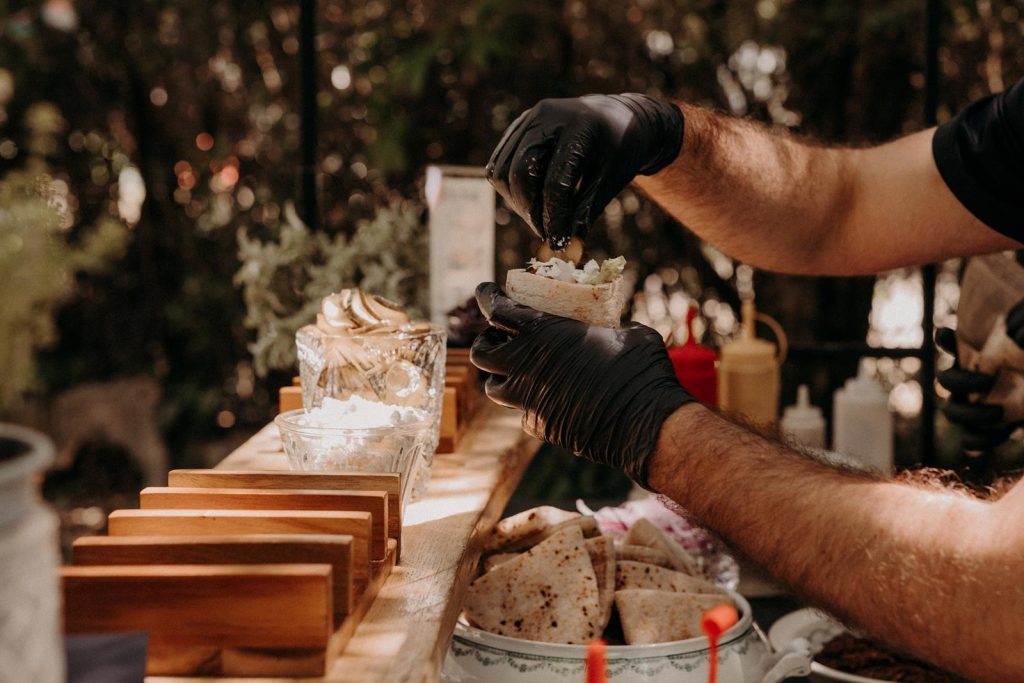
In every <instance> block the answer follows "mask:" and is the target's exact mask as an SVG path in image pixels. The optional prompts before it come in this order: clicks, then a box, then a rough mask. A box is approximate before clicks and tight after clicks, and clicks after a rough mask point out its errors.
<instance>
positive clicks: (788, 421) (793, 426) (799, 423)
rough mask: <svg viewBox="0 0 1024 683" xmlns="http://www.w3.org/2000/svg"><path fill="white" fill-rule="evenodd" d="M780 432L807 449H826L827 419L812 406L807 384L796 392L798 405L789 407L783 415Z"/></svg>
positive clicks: (819, 410) (802, 385)
mask: <svg viewBox="0 0 1024 683" xmlns="http://www.w3.org/2000/svg"><path fill="white" fill-rule="evenodd" d="M779 429H780V431H781V432H782V433H783V434H784V435H785V436H787V437H789V438H790V439H792V440H793V441H795V442H796V443H798V444H799V445H801V446H806V447H807V448H824V447H825V418H824V417H823V416H822V414H821V409H820V408H818V407H817V406H812V405H811V399H810V392H809V391H808V389H807V385H806V384H801V385H800V386H799V387H798V388H797V390H796V405H792V406H788V407H787V408H786V411H785V412H784V413H783V415H782V423H781V424H780V425H779Z"/></svg>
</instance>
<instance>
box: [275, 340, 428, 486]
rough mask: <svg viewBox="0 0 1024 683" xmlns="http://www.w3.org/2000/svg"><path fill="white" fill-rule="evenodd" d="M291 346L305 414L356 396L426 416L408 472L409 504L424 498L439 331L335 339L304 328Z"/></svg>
mask: <svg viewBox="0 0 1024 683" xmlns="http://www.w3.org/2000/svg"><path fill="white" fill-rule="evenodd" d="M295 342H296V346H297V348H298V356H299V376H300V377H301V379H302V405H303V407H304V408H305V409H306V410H313V409H315V408H318V407H320V406H321V405H322V404H323V401H324V398H327V397H330V398H335V399H338V400H342V401H344V400H346V399H349V398H352V397H353V396H357V397H361V398H365V399H368V400H371V401H379V402H381V403H385V404H387V405H390V406H396V407H400V408H415V409H417V410H422V411H424V412H425V413H426V415H427V422H428V423H429V429H427V430H425V433H424V434H421V435H419V437H418V440H417V445H418V448H417V450H418V458H419V459H418V461H417V462H415V463H413V464H414V467H412V468H411V470H410V471H411V475H410V476H412V477H413V478H414V481H413V486H412V491H411V495H412V499H415V498H418V497H419V496H421V495H423V493H424V491H426V487H427V482H428V480H429V479H430V468H431V465H432V464H433V460H434V452H435V451H436V450H437V445H438V442H439V441H440V437H441V405H442V403H443V401H444V368H445V332H444V330H443V329H442V328H440V327H437V326H435V325H427V324H426V323H424V324H422V325H419V324H417V325H416V326H415V327H413V328H412V329H402V330H398V331H395V332H377V333H368V334H352V335H337V334H330V333H327V332H324V331H323V330H321V329H320V328H319V327H317V326H316V325H306V326H305V327H303V328H301V329H300V330H299V331H298V332H297V333H296V335H295ZM282 436H283V430H282ZM293 466H294V461H293ZM352 469H358V468H352ZM366 471H372V470H366Z"/></svg>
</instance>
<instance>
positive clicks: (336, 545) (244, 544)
mask: <svg viewBox="0 0 1024 683" xmlns="http://www.w3.org/2000/svg"><path fill="white" fill-rule="evenodd" d="M73 552H74V562H75V565H76V566H103V565H159V564H163V565H177V564H191V565H204V564H231V565H237V564H275V563H278V562H281V561H282V560H283V559H285V558H287V560H288V561H289V562H290V563H293V564H326V565H329V566H330V567H331V569H332V570H333V571H332V577H331V583H332V590H333V594H334V619H335V621H336V622H337V621H340V620H341V619H343V618H344V617H345V616H346V615H348V614H350V613H351V612H352V610H353V601H354V597H355V596H354V592H353V590H354V589H353V586H354V584H353V579H354V575H353V570H354V567H353V564H352V542H351V540H349V539H348V538H346V537H344V536H328V535H312V534H310V535H286V534H252V535H250V536H86V537H84V538H79V539H78V540H76V541H75V543H74V545H73ZM366 578H367V579H368V578H369V576H368V575H367V577H366Z"/></svg>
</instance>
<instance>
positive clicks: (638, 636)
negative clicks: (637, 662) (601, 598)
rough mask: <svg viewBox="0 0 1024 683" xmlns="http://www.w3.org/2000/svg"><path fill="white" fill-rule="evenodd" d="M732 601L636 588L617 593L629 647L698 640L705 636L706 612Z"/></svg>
mask: <svg viewBox="0 0 1024 683" xmlns="http://www.w3.org/2000/svg"><path fill="white" fill-rule="evenodd" d="M730 602H731V601H730V600H729V598H727V597H725V596H722V595H702V594H697V593H671V592H668V591H658V590H643V589H636V588H633V589H628V590H621V591H615V607H616V608H617V609H618V611H619V618H620V620H621V621H622V632H623V634H624V636H625V639H626V644H627V645H649V644H651V643H667V642H670V641H673V640H685V639H686V638H695V637H697V636H699V635H701V631H700V619H701V616H702V615H703V614H704V612H706V611H707V610H709V609H711V608H712V607H715V606H716V605H721V604H723V603H730Z"/></svg>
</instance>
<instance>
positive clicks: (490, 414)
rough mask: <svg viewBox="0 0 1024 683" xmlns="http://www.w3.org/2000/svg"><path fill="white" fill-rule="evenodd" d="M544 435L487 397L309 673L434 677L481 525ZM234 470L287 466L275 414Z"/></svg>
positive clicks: (486, 525)
mask: <svg viewBox="0 0 1024 683" xmlns="http://www.w3.org/2000/svg"><path fill="white" fill-rule="evenodd" d="M540 445H541V442H539V441H537V440H536V439H533V438H532V437H529V436H527V435H526V434H524V433H523V431H522V429H521V427H520V415H519V413H518V412H515V411H511V410H507V409H503V408H499V407H497V406H494V405H487V406H485V407H483V408H482V409H481V410H480V411H479V413H478V414H477V415H476V416H475V418H474V419H473V421H472V423H471V424H470V425H469V429H468V430H467V432H466V434H465V436H463V437H462V439H461V440H460V441H459V444H458V447H457V449H456V450H455V452H453V453H446V454H438V455H436V456H435V458H434V466H433V471H432V476H431V479H430V484H429V486H428V489H427V494H426V496H425V497H424V498H422V499H421V500H419V501H416V502H414V503H411V504H410V505H409V506H408V508H407V509H406V511H405V516H404V521H403V529H402V550H401V559H400V561H399V564H398V565H397V566H396V567H395V568H394V569H393V570H392V572H391V575H390V576H389V577H388V579H387V580H386V582H385V583H384V585H383V586H382V587H381V589H380V592H379V593H378V594H377V597H376V599H375V600H374V601H373V604H372V606H371V607H370V609H369V611H368V612H367V614H366V616H364V617H363V619H362V620H361V621H360V623H359V625H358V626H357V627H356V630H355V632H354V634H353V635H352V638H351V640H349V642H348V644H347V645H346V646H345V649H344V651H343V652H342V653H341V655H340V656H339V657H337V658H336V659H335V660H334V661H333V662H332V663H331V664H330V665H329V667H328V672H327V675H326V676H324V677H323V678H314V679H309V678H304V679H301V680H304V681H331V682H335V681H337V682H341V681H388V682H389V683H390V682H392V681H394V682H399V681H415V682H417V683H418V682H419V681H436V680H438V679H439V677H440V669H441V665H442V663H443V661H444V656H445V652H446V651H447V647H448V641H449V639H450V637H451V634H452V631H453V629H454V627H455V621H456V619H457V618H458V615H459V611H460V607H461V604H462V600H463V597H464V596H465V592H466V589H467V587H468V586H469V583H470V581H471V580H472V578H473V573H474V571H475V568H476V564H477V562H478V560H479V557H480V547H479V543H478V542H477V541H478V539H477V537H478V535H479V534H480V533H481V532H484V531H487V530H489V529H490V528H491V527H492V526H493V525H494V523H495V522H497V521H498V519H499V517H500V515H501V513H502V511H503V510H504V508H505V505H506V503H507V502H508V500H509V498H510V497H511V495H512V492H513V491H514V490H515V488H516V486H518V484H519V481H520V479H521V478H522V476H523V473H524V472H525V471H526V467H527V466H528V465H529V463H530V461H531V460H532V459H533V456H534V455H535V454H536V453H537V450H538V449H539V448H540ZM218 468H221V469H230V470H246V469H249V470H287V469H289V467H288V461H287V458H286V456H285V454H284V452H283V450H282V447H281V442H280V438H279V437H278V431H277V428H276V427H275V426H274V425H273V424H270V425H268V426H267V427H265V428H263V429H262V430H261V431H260V432H258V433H257V434H256V435H255V436H253V437H252V438H251V439H250V440H249V441H247V442H246V443H244V444H243V445H242V446H241V447H239V448H238V449H237V450H236V451H234V452H233V453H231V454H230V455H229V456H228V457H227V458H225V459H224V461H223V462H221V463H220V465H218ZM146 680H147V682H148V683H183V682H185V681H188V682H190V683H209V681H211V680H219V681H241V680H252V681H258V682H263V683H267V682H273V681H282V682H283V681H295V680H300V679H294V678H256V679H239V678H231V679H225V678H219V679H210V678H187V677H162V676H149V677H147V678H146Z"/></svg>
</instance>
